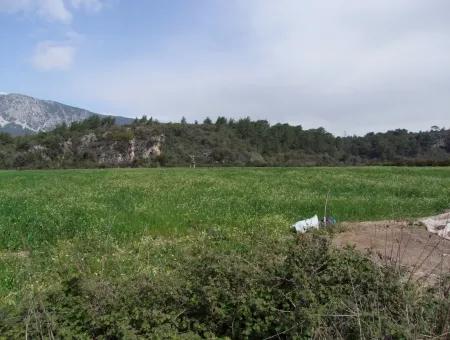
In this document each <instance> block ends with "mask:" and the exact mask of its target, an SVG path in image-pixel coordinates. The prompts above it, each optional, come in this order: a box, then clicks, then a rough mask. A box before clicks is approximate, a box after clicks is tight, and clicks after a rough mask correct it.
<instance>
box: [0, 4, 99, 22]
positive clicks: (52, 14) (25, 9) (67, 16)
mask: <svg viewBox="0 0 450 340" xmlns="http://www.w3.org/2000/svg"><path fill="white" fill-rule="evenodd" d="M102 8H103V3H102V0H0V12H7V13H31V14H37V15H38V16H40V17H42V18H44V19H46V20H49V21H56V22H61V23H65V24H68V23H70V22H71V21H72V18H73V12H74V11H76V10H85V11H88V12H97V11H99V10H101V9H102Z"/></svg>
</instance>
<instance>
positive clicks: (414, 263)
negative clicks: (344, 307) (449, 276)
mask: <svg viewBox="0 0 450 340" xmlns="http://www.w3.org/2000/svg"><path fill="white" fill-rule="evenodd" d="M342 226H343V227H344V230H345V231H344V232H342V233H339V234H337V235H336V236H335V238H334V240H333V243H334V244H335V245H336V246H338V247H344V246H346V245H350V246H354V247H355V248H356V249H357V250H360V251H362V252H368V253H369V254H370V256H371V257H372V258H373V259H374V260H375V261H376V262H378V263H383V264H392V265H393V266H394V268H398V269H400V268H404V269H406V270H407V271H408V275H409V276H410V277H411V278H414V279H418V280H424V281H435V280H436V279H437V278H438V277H439V276H440V275H441V274H445V273H450V241H449V240H446V239H444V238H442V237H439V236H437V235H436V234H431V233H429V232H428V231H427V230H426V228H425V227H424V226H423V225H421V224H419V223H412V222H408V221H377V222H352V223H342Z"/></svg>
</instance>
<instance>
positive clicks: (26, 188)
mask: <svg viewBox="0 0 450 340" xmlns="http://www.w3.org/2000/svg"><path fill="white" fill-rule="evenodd" d="M328 190H330V195H331V200H330V204H329V211H330V213H331V214H333V215H334V216H335V217H336V218H337V219H338V220H341V221H342V220H347V221H348V220H351V221H358V220H377V219H387V218H405V217H417V216H423V215H427V214H432V213H435V212H439V211H441V210H443V209H446V208H448V207H449V206H450V169H448V168H437V169H433V168H303V169H197V170H195V171H191V170H187V169H120V170H119V169H117V170H116V169H114V170H65V171H24V172H17V171H6V172H0V235H1V236H0V249H2V250H28V249H35V248H39V247H41V246H45V247H48V246H51V245H52V244H54V243H55V242H57V241H59V240H62V239H70V238H72V237H74V236H80V235H86V234H89V233H90V232H93V231H95V232H101V233H104V234H108V235H112V236H114V237H115V238H118V239H128V237H129V236H132V237H134V236H135V235H139V234H140V233H142V232H146V233H153V234H155V235H167V234H170V235H178V234H180V233H181V234H183V233H186V232H191V231H192V230H193V229H200V230H202V229H205V228H208V227H211V226H223V227H239V228H245V229H247V228H254V227H257V226H258V224H259V223H260V221H262V220H264V219H267V218H269V219H272V218H274V217H277V218H278V219H279V220H281V221H283V223H281V224H280V225H279V226H278V227H280V228H287V226H288V225H289V224H290V223H292V222H295V221H296V220H298V219H301V218H306V217H310V216H311V215H313V214H316V213H318V214H322V213H323V207H324V202H325V199H326V193H327V192H328Z"/></svg>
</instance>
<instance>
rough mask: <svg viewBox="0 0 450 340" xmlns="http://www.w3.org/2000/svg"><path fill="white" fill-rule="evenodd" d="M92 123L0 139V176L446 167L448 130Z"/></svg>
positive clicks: (250, 123)
mask: <svg viewBox="0 0 450 340" xmlns="http://www.w3.org/2000/svg"><path fill="white" fill-rule="evenodd" d="M114 123H115V122H114V119H113V118H111V117H105V118H101V117H99V116H95V115H94V116H91V117H90V118H88V119H86V120H84V121H82V122H75V123H73V124H72V125H70V126H60V127H57V128H56V129H54V130H52V131H49V132H41V133H38V134H35V135H31V136H22V137H16V138H12V137H11V136H9V135H7V134H1V133H0V168H64V167H70V168H80V167H81V168H86V167H117V166H123V167H128V166H157V165H167V166H189V165H190V164H191V162H193V160H194V161H195V163H196V165H200V166H202V165H203V166H211V165H214V166H247V165H249V166H300V165H302V166H304V165H360V164H403V165H407V164H415V165H427V164H436V165H438V164H439V165H450V130H443V129H442V130H433V131H425V132H409V131H407V130H394V131H388V132H385V133H376V134H375V133H369V134H367V135H366V136H362V137H358V136H351V137H335V136H333V135H332V134H330V133H328V132H326V131H325V130H324V129H322V128H319V129H310V130H304V129H303V128H302V127H301V126H290V125H288V124H276V125H270V124H269V123H268V122H266V121H251V120H250V119H248V118H247V119H241V120H238V121H233V120H230V121H227V120H226V119H225V118H222V119H220V120H219V119H218V122H216V123H215V124H213V123H211V122H206V123H203V124H187V123H181V124H180V123H159V122H156V121H153V120H148V121H147V120H140V121H138V120H136V121H134V122H133V123H132V124H129V125H125V126H118V125H117V124H114Z"/></svg>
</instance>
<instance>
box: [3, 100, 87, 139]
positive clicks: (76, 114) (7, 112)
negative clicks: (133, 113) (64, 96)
mask: <svg viewBox="0 0 450 340" xmlns="http://www.w3.org/2000/svg"><path fill="white" fill-rule="evenodd" d="M92 115H94V113H93V112H90V111H87V110H84V109H79V108H76V107H72V106H68V105H64V104H61V103H57V102H54V101H50V100H40V99H36V98H33V97H29V96H24V95H21V94H7V95H0V127H4V126H6V125H8V124H14V125H16V126H20V127H22V128H23V129H26V130H31V131H34V132H38V131H49V130H51V129H53V128H55V127H56V126H57V125H60V124H63V123H66V124H68V125H69V124H71V123H73V122H76V121H80V120H84V119H86V118H88V117H90V116H92Z"/></svg>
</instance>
